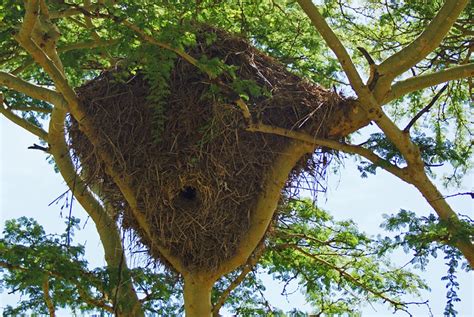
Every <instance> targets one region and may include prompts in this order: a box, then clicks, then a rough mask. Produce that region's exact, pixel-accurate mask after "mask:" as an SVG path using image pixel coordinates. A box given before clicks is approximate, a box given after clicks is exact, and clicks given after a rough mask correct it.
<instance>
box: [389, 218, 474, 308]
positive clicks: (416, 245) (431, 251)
mask: <svg viewBox="0 0 474 317" xmlns="http://www.w3.org/2000/svg"><path fill="white" fill-rule="evenodd" d="M451 225H452V224H451V223H450V222H446V221H442V220H438V217H436V216H435V215H433V214H431V215H429V216H428V217H417V216H416V214H415V213H414V212H412V211H407V210H403V209H402V210H401V211H400V212H399V213H398V214H396V215H391V216H386V221H385V222H384V223H383V224H382V228H384V229H386V230H388V231H402V232H401V233H398V234H396V235H395V236H394V237H393V238H389V237H385V238H384V239H382V240H381V242H382V244H383V245H385V247H384V248H386V249H391V248H398V247H400V246H401V247H403V249H404V251H405V252H406V253H408V252H414V254H413V259H412V260H411V263H413V264H415V265H417V266H418V267H419V268H421V269H424V268H425V267H426V265H427V264H428V262H429V260H430V257H434V258H436V257H437V256H438V253H439V252H442V253H444V259H445V260H446V262H445V263H446V266H447V268H448V270H447V274H446V275H445V276H443V277H442V278H441V279H442V280H444V281H446V289H447V292H446V300H447V301H446V306H445V311H444V315H445V316H456V315H457V314H456V313H457V312H456V310H455V308H454V305H455V303H457V302H459V301H460V298H459V297H458V295H457V290H459V283H458V282H457V275H456V273H457V272H458V270H459V269H462V270H466V271H469V270H472V268H470V267H469V265H468V263H467V262H466V260H465V258H464V257H463V256H462V254H461V252H460V251H459V250H458V249H457V248H456V247H455V246H454V244H455V243H456V242H457V241H463V240H464V241H472V239H473V238H474V221H473V220H472V219H470V218H468V217H465V218H464V219H461V220H460V221H459V223H457V225H458V226H459V228H458V230H457V231H456V234H455V235H453V234H450V233H449V231H448V227H449V226H451Z"/></svg>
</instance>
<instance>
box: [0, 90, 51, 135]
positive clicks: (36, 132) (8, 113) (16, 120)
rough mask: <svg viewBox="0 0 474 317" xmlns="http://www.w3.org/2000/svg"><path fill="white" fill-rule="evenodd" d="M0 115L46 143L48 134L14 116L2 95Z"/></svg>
mask: <svg viewBox="0 0 474 317" xmlns="http://www.w3.org/2000/svg"><path fill="white" fill-rule="evenodd" d="M0 113H1V114H3V115H4V116H5V118H7V119H8V120H10V121H11V122H13V123H14V124H16V125H18V126H20V127H22V128H23V129H25V130H26V131H28V132H30V133H32V134H34V135H36V136H37V137H39V138H40V139H42V140H44V141H45V142H48V133H47V132H46V131H45V130H43V129H41V128H40V127H38V126H36V125H34V124H32V123H30V122H28V121H27V120H25V119H23V118H21V117H19V116H17V115H16V114H14V113H13V112H12V111H11V110H10V108H9V107H8V105H7V103H6V101H5V100H3V95H2V94H1V93H0Z"/></svg>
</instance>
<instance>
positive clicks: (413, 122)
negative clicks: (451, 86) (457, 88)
mask: <svg viewBox="0 0 474 317" xmlns="http://www.w3.org/2000/svg"><path fill="white" fill-rule="evenodd" d="M446 88H448V84H446V85H444V86H443V88H441V89H440V90H439V91H438V92H437V93H436V95H435V96H434V97H433V99H431V101H430V102H429V103H428V104H427V105H426V107H424V108H423V109H421V110H420V112H418V113H417V114H416V115H415V116H414V117H413V119H411V120H410V122H408V124H407V126H406V127H405V129H403V132H405V133H408V132H409V131H410V128H411V127H412V126H413V125H414V124H415V123H416V121H417V120H418V119H419V118H420V117H421V116H422V115H423V114H425V113H427V112H428V111H430V109H431V107H433V105H434V104H435V103H436V101H438V99H439V97H441V95H442V94H443V92H444V91H445V90H446Z"/></svg>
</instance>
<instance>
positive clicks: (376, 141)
mask: <svg viewBox="0 0 474 317" xmlns="http://www.w3.org/2000/svg"><path fill="white" fill-rule="evenodd" d="M412 141H413V142H414V143H415V144H416V145H418V147H419V149H420V152H421V158H422V159H423V161H424V162H425V168H426V171H427V172H428V173H432V168H433V167H437V166H442V165H443V164H445V163H449V164H451V166H453V167H454V168H455V172H456V173H457V177H459V176H460V175H459V174H461V175H462V174H464V173H465V172H467V170H468V169H469V168H470V167H471V162H470V160H469V158H470V157H471V156H472V145H469V146H462V147H456V145H455V144H453V143H452V142H451V141H449V140H443V139H442V138H441V136H438V137H437V138H433V137H431V136H426V135H425V134H424V133H420V132H418V133H415V135H414V136H413V138H412ZM364 147H366V148H368V149H370V150H372V151H373V152H374V153H376V154H378V155H379V156H380V157H381V158H382V159H384V161H385V162H389V163H391V164H393V165H397V166H404V165H405V164H406V161H405V159H404V157H403V156H402V155H401V153H400V151H399V150H398V149H397V148H396V147H395V146H394V145H393V143H391V142H390V141H389V140H388V139H387V137H386V136H385V135H384V134H383V133H373V134H371V135H370V137H369V138H368V139H367V141H366V142H364ZM381 164H383V163H381ZM378 167H383V166H380V165H376V164H373V163H370V162H368V161H362V162H361V163H360V164H359V166H358V169H359V171H360V172H361V176H362V177H367V176H368V174H375V173H376V170H377V168H378Z"/></svg>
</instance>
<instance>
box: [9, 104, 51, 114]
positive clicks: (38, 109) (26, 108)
mask: <svg viewBox="0 0 474 317" xmlns="http://www.w3.org/2000/svg"><path fill="white" fill-rule="evenodd" d="M9 108H10V110H15V111H25V112H26V111H34V112H40V113H51V111H52V110H51V109H46V108H41V107H37V106H20V105H18V106H10V107H9Z"/></svg>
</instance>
